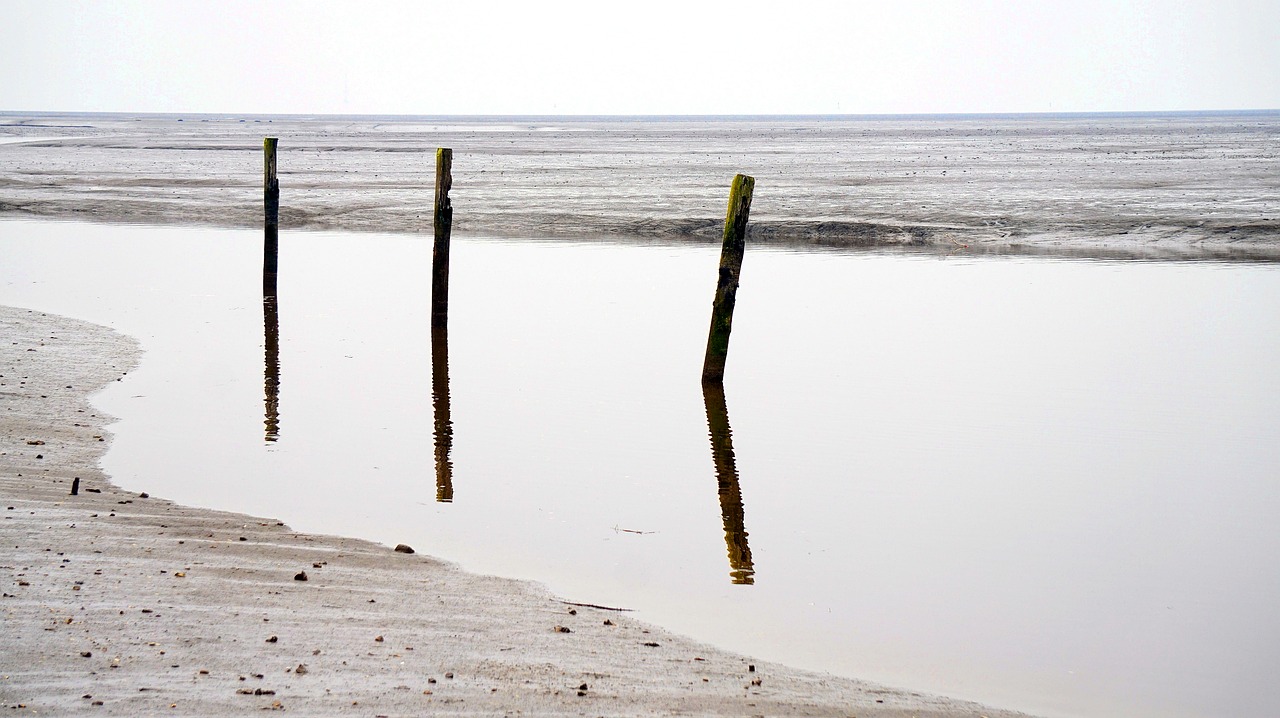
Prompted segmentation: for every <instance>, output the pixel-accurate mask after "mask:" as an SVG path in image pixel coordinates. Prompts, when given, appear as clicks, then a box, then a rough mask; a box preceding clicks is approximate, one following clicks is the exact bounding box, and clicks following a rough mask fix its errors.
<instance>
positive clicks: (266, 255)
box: [262, 223, 280, 442]
mask: <svg viewBox="0 0 1280 718" xmlns="http://www.w3.org/2000/svg"><path fill="white" fill-rule="evenodd" d="M278 252H279V235H278V231H277V229H276V227H275V225H273V224H271V223H268V224H267V226H266V230H265V232H264V241H263V253H262V254H263V259H262V328H263V333H264V335H265V339H264V346H265V347H266V369H265V373H264V379H263V403H264V404H265V408H266V418H265V420H264V421H263V423H264V424H265V425H266V437H265V438H266V440H267V441H268V442H274V441H276V440H277V439H279V438H280V312H279V307H278V303H277V297H276V266H277V262H276V259H277V255H278Z"/></svg>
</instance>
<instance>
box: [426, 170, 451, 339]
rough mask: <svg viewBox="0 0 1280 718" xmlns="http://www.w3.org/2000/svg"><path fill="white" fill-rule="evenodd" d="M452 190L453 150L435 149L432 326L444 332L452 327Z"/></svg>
mask: <svg viewBox="0 0 1280 718" xmlns="http://www.w3.org/2000/svg"><path fill="white" fill-rule="evenodd" d="M452 186H453V150H451V149H449V148H447V147H440V148H437V149H436V212H435V232H436V243H435V249H434V250H432V253H431V326H432V327H433V328H443V327H445V326H448V323H449V231H450V229H451V228H452V227H453V205H452V204H450V203H449V188H450V187H452Z"/></svg>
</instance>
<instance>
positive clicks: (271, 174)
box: [262, 137, 280, 296]
mask: <svg viewBox="0 0 1280 718" xmlns="http://www.w3.org/2000/svg"><path fill="white" fill-rule="evenodd" d="M276 142H277V138H275V137H264V138H262V208H263V223H262V224H263V246H262V292H263V295H264V296H265V295H266V294H275V291H276V271H277V269H278V264H279V263H278V257H279V254H280V182H279V180H277V179H276Z"/></svg>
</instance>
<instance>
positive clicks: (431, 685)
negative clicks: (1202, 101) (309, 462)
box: [0, 308, 1022, 718]
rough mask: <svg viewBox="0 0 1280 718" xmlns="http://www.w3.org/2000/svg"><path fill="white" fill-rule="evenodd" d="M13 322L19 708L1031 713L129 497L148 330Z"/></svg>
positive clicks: (4, 314) (416, 556)
mask: <svg viewBox="0 0 1280 718" xmlns="http://www.w3.org/2000/svg"><path fill="white" fill-rule="evenodd" d="M0 326H3V330H4V336H5V337H6V338H7V339H8V341H7V342H5V345H4V346H3V347H2V348H0V374H3V376H2V377H0V400H2V401H3V404H4V418H3V422H2V423H0V467H2V469H0V482H2V483H3V495H4V497H5V500H4V522H3V524H0V536H2V537H3V544H2V545H3V552H2V553H0V561H2V562H3V567H4V569H5V572H6V573H7V576H6V577H5V586H4V590H3V598H2V599H0V610H2V611H3V613H2V615H3V617H4V619H3V621H4V623H3V626H4V634H5V636H6V639H5V641H4V644H5V645H4V651H3V652H2V653H0V704H3V705H5V706H6V707H8V708H9V709H10V710H9V711H7V712H9V713H11V714H13V715H50V714H54V715H68V714H73V713H75V714H78V713H82V712H85V713H91V714H102V715H129V716H137V715H157V714H166V715H230V714H239V713H244V712H247V711H256V710H259V709H261V710H289V711H293V712H296V713H302V714H305V715H336V714H344V715H371V716H372V715H422V714H428V713H431V714H433V713H454V714H473V715H499V714H504V715H516V714H526V715H640V716H647V715H669V714H696V715H857V716H989V717H992V718H994V717H995V716H1013V715H1022V714H1015V713H1010V712H1007V711H1001V710H996V709H991V708H985V707H981V706H978V705H975V704H972V703H966V702H959V701H952V700H948V699H945V698H940V697H933V696H927V695H921V694H918V693H913V692H911V691H907V690H898V689H889V688H884V687H879V686H875V685H871V684H866V683H861V682H858V681H854V680H849V679H845V678H837V677H833V676H829V675H821V674H814V673H807V672H803V671H798V670H793V669H789V668H787V667H785V666H780V665H774V664H769V663H764V662H762V661H757V660H755V659H752V658H750V657H747V656H741V655H733V654H730V653H726V652H724V651H720V650H717V649H715V648H713V647H710V646H707V645H702V644H698V643H696V642H693V641H690V640H688V639H684V638H682V637H680V636H677V635H673V634H671V633H668V632H666V631H663V630H661V629H659V628H656V627H653V626H648V625H644V624H642V623H639V622H637V621H635V620H633V619H631V618H629V617H628V616H627V614H626V613H625V612H620V611H616V610H609V608H607V607H590V606H579V605H574V603H572V597H556V596H552V595H549V594H548V593H546V592H545V591H543V590H542V589H540V588H539V587H538V586H536V585H532V584H527V583H521V582H516V581H510V580H505V579H500V578H493V577H487V576H478V575H474V574H469V573H466V572H463V571H461V570H459V569H457V568H455V567H453V566H451V565H448V564H446V563H443V562H440V561H438V560H435V559H432V558H429V557H428V556H427V554H429V553H430V547H427V546H418V547H414V548H416V549H418V551H417V552H416V553H413V554H409V553H403V552H397V551H396V550H394V549H393V548H392V547H389V546H382V545H377V544H373V543H370V542H365V541H359V540H351V539H345V538H340V537H335V536H317V535H306V534H301V533H297V532H294V531H292V530H291V529H290V528H289V527H288V526H287V525H286V524H285V523H283V522H282V521H281V520H278V519H276V518H263V517H252V516H245V515H239V514H231V513H224V512H217V511H208V510H202V509H199V508H192V507H184V506H179V505H176V504H174V503H172V502H170V501H166V500H165V499H164V498H163V497H159V496H149V495H148V494H147V493H145V492H144V491H139V489H145V487H141V486H139V487H130V490H125V489H123V488H120V487H117V486H116V485H114V484H113V483H112V481H111V477H109V476H106V475H104V474H103V473H102V471H101V470H100V468H99V467H98V461H99V459H100V457H101V456H102V454H103V453H104V452H105V450H106V448H107V446H109V443H110V438H111V435H110V433H109V431H108V430H107V428H106V427H107V426H108V425H109V423H110V421H111V419H110V417H107V416H104V415H102V414H101V413H99V412H98V411H97V410H96V409H95V408H94V407H93V406H92V404H90V403H89V399H90V397H91V396H92V394H93V393H94V392H96V391H97V390H98V389H100V388H101V387H103V386H104V385H106V384H107V383H108V382H111V381H116V380H125V381H127V378H126V374H127V372H128V371H129V370H130V369H131V368H132V367H134V366H135V365H136V363H137V361H138V359H139V347H138V345H137V343H136V342H135V341H133V340H132V339H130V338H128V337H125V336H122V335H120V334H118V333H116V332H113V331H111V330H109V329H106V328H104V327H99V326H96V325H93V324H89V323H86V322H82V321H78V320H73V319H68V318H64V317H58V316H54V315H48V314H43V313H40V312H37V311H32V310H28V309H19V308H0ZM77 484H78V491H77V492H76V493H75V494H74V495H73V493H72V490H73V487H75V486H77ZM282 518H283V519H287V517H282ZM304 576H305V580H304Z"/></svg>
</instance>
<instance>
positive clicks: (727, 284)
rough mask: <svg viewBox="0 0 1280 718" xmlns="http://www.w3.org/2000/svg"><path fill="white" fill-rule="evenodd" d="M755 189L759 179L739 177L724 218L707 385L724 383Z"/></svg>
mask: <svg viewBox="0 0 1280 718" xmlns="http://www.w3.org/2000/svg"><path fill="white" fill-rule="evenodd" d="M755 186H756V181H755V178H753V177H748V176H746V175H737V176H736V177H734V178H733V188H732V189H731V190H730V191H729V210H728V212H727V213H726V214H725V217H724V244H723V245H722V247H721V248H720V276H719V280H718V281H717V282H716V299H715V303H714V304H713V305H712V307H711V330H710V331H709V332H708V334H707V356H706V359H705V360H703V362H702V381H703V383H707V382H715V383H719V382H723V381H724V361H725V357H727V356H728V354H729V331H730V329H732V328H733V305H734V302H735V301H736V300H737V296H738V277H739V275H740V274H741V273H742V255H743V254H744V253H745V252H746V240H747V215H749V214H750V213H751V193H752V191H753V190H754V189H755Z"/></svg>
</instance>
